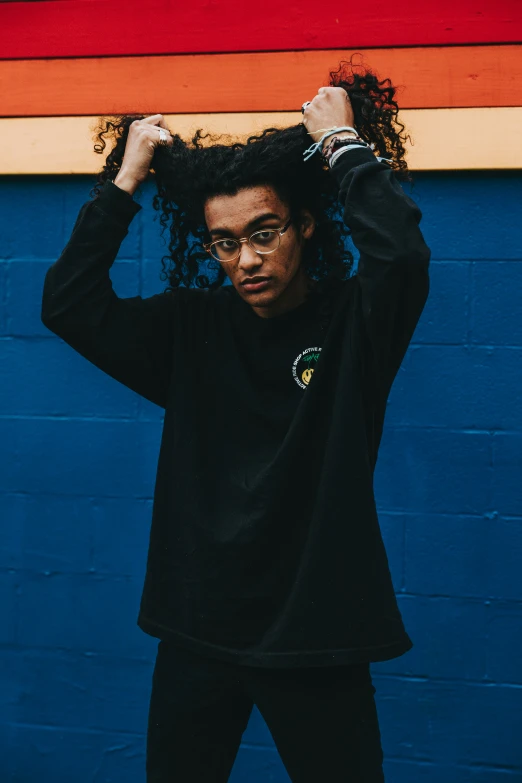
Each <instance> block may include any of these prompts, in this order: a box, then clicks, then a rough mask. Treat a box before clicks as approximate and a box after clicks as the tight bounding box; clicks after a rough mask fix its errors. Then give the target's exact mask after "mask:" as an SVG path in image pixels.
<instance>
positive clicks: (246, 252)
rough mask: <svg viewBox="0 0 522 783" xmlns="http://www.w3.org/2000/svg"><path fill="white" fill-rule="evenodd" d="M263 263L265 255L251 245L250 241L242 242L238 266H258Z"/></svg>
mask: <svg viewBox="0 0 522 783" xmlns="http://www.w3.org/2000/svg"><path fill="white" fill-rule="evenodd" d="M262 263H263V256H262V255H260V254H259V253H256V251H255V250H254V249H253V248H251V247H250V245H249V244H248V242H242V243H241V255H240V256H239V259H238V266H239V267H242V268H243V269H248V268H251V267H258V266H260V265H261V264H262Z"/></svg>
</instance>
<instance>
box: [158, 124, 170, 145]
mask: <svg viewBox="0 0 522 783" xmlns="http://www.w3.org/2000/svg"><path fill="white" fill-rule="evenodd" d="M159 133H160V137H159V142H158V144H161V146H162V147H167V146H168V141H167V134H166V132H165V128H160V129H159Z"/></svg>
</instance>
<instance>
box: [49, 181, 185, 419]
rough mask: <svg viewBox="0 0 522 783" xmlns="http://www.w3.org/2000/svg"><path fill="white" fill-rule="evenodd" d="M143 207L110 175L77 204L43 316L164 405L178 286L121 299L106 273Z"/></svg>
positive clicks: (90, 356)
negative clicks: (95, 191)
mask: <svg viewBox="0 0 522 783" xmlns="http://www.w3.org/2000/svg"><path fill="white" fill-rule="evenodd" d="M141 209H142V207H141V206H140V205H139V204H138V203H137V202H136V201H134V199H133V198H132V196H131V195H130V194H129V193H127V192H126V191H124V190H122V189H121V188H119V187H118V186H117V185H115V184H114V183H113V182H111V181H107V182H105V184H104V185H103V187H102V189H101V190H100V193H99V194H98V196H97V197H96V198H95V199H93V200H92V201H88V202H86V203H85V204H84V205H83V206H82V207H81V209H80V212H79V214H78V218H77V220H76V223H75V225H74V228H73V231H72V234H71V237H70V239H69V241H68V242H67V245H66V246H65V248H64V250H63V251H62V253H61V255H60V257H59V258H58V260H57V261H55V263H54V264H53V265H52V266H51V267H50V268H49V269H48V270H47V273H46V276H45V280H44V286H43V296H42V310H41V319H42V322H43V323H44V325H45V326H46V327H47V328H48V329H50V331H52V332H54V333H55V334H56V335H58V336H59V337H61V338H62V340H64V341H65V342H66V343H67V344H68V345H70V346H71V347H72V348H73V349H74V350H75V351H77V352H78V353H79V354H81V355H82V356H84V357H85V358H86V359H88V360H89V361H90V362H92V364H94V365H95V366H96V367H98V368H99V369H101V370H103V371H104V372H105V373H107V374H108V375H110V376H111V377H113V378H115V379H116V380H117V381H120V382H121V383H123V384H124V385H125V386H127V387H128V388H130V389H132V390H133V391H135V392H137V393H138V394H140V395H142V396H143V397H145V398H146V399H148V400H150V401H151V402H154V403H156V404H157V405H160V406H161V407H165V405H166V400H167V393H168V386H169V381H170V375H171V370H172V365H173V357H172V352H173V332H174V325H173V321H174V315H175V312H176V306H175V305H176V299H177V297H176V292H174V293H162V294H156V295H154V296H151V297H149V298H146V299H143V298H142V297H141V296H135V297H130V298H126V299H123V298H119V297H118V296H117V295H116V293H115V292H114V290H113V287H112V282H111V279H110V277H109V270H110V267H111V266H112V264H113V262H114V260H115V259H116V256H117V254H118V251H119V248H120V245H121V243H122V241H123V239H124V238H125V236H126V235H127V233H128V228H129V224H130V222H131V220H132V219H133V217H134V216H135V215H136V214H137V213H138V212H139V211H140V210H141Z"/></svg>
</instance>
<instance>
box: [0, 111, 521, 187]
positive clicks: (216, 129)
mask: <svg viewBox="0 0 522 783" xmlns="http://www.w3.org/2000/svg"><path fill="white" fill-rule="evenodd" d="M400 117H401V120H402V122H403V123H404V124H405V125H406V128H407V130H408V132H409V133H410V135H411V137H412V140H413V146H412V145H410V144H408V145H407V150H408V165H409V167H410V168H411V169H412V170H426V171H433V170H444V169H455V170H460V169H519V168H522V145H521V144H520V128H521V127H522V107H518V106H517V107H495V108H467V109H405V110H403V111H402V112H401V113H400ZM301 119H302V115H301V113H300V112H271V113H262V112H259V113H239V114H167V115H166V121H167V124H168V126H169V128H170V129H171V130H172V131H173V132H177V133H179V134H180V136H181V137H182V138H184V139H189V138H190V137H191V136H192V135H193V134H194V132H195V130H196V129H197V128H203V129H204V130H205V131H210V132H212V133H225V134H229V136H228V138H226V139H224V140H223V141H225V142H230V141H232V140H239V141H241V140H244V139H245V138H246V137H247V136H248V135H251V134H254V133H259V132H260V131H262V130H263V129H264V128H267V127H279V128H283V127H288V126H290V125H295V124H297V123H299V122H301ZM97 122H98V118H97V117H31V118H22V117H20V118H3V119H0V174H94V173H96V172H97V171H99V170H100V169H101V168H102V166H103V162H104V160H105V156H106V155H107V154H108V152H109V149H108V148H107V149H106V151H105V152H104V154H103V155H98V154H96V153H95V152H94V150H93V146H94V140H93V133H94V128H95V127H96V125H97Z"/></svg>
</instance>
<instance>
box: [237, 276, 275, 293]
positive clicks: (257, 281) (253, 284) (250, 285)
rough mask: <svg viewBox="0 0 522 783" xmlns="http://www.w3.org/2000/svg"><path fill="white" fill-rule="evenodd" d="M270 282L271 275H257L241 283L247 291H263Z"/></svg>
mask: <svg viewBox="0 0 522 783" xmlns="http://www.w3.org/2000/svg"><path fill="white" fill-rule="evenodd" d="M269 283H270V278H269V277H255V278H253V279H252V280H245V282H244V283H241V285H242V286H243V288H244V289H245V291H262V290H263V289H264V288H266V287H267V286H268V284H269Z"/></svg>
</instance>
